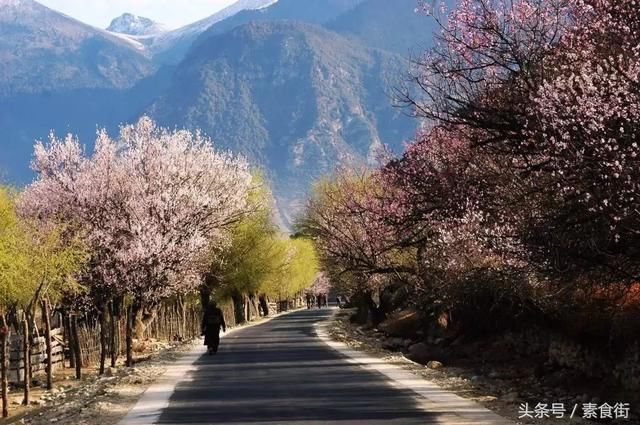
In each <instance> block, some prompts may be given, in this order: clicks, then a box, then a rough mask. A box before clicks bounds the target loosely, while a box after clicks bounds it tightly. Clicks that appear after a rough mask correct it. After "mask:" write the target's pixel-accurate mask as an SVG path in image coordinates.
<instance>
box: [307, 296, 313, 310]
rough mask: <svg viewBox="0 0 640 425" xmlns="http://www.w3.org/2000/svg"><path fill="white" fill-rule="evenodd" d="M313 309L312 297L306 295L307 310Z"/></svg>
mask: <svg viewBox="0 0 640 425" xmlns="http://www.w3.org/2000/svg"><path fill="white" fill-rule="evenodd" d="M311 307H313V295H312V294H307V310H308V309H310V308H311Z"/></svg>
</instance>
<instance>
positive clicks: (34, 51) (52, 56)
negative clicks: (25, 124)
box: [0, 0, 153, 98]
mask: <svg viewBox="0 0 640 425" xmlns="http://www.w3.org/2000/svg"><path fill="white" fill-rule="evenodd" d="M152 71H153V67H152V65H151V62H150V61H149V59H148V58H147V57H145V56H144V55H143V54H142V53H141V52H140V51H139V50H138V48H137V46H136V45H135V44H134V43H132V42H131V41H128V40H126V39H123V38H119V37H117V36H114V35H112V34H110V33H108V32H106V31H102V30H99V29H97V28H93V27H91V26H89V25H85V24H83V23H81V22H79V21H76V20H74V19H72V18H70V17H68V16H66V15H63V14H61V13H58V12H55V11H53V10H51V9H49V8H47V7H45V6H43V5H41V4H39V3H37V2H35V1H33V0H0V98H2V97H7V96H11V95H14V94H18V93H39V92H45V91H52V90H54V91H57V90H72V89H79V88H126V87H131V86H132V85H134V84H135V82H136V81H138V80H140V79H141V78H143V77H145V76H146V75H149V74H150V73H151V72H152Z"/></svg>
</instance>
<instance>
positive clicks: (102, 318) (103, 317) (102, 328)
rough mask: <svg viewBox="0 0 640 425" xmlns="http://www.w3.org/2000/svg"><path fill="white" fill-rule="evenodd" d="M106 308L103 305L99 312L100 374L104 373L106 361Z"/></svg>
mask: <svg viewBox="0 0 640 425" xmlns="http://www.w3.org/2000/svg"><path fill="white" fill-rule="evenodd" d="M107 315H108V308H107V306H106V305H105V306H104V307H103V308H102V311H101V312H100V370H99V371H98V373H99V374H100V375H103V374H104V367H105V363H106V362H107V332H108V329H107V327H108V326H109V325H108V323H107Z"/></svg>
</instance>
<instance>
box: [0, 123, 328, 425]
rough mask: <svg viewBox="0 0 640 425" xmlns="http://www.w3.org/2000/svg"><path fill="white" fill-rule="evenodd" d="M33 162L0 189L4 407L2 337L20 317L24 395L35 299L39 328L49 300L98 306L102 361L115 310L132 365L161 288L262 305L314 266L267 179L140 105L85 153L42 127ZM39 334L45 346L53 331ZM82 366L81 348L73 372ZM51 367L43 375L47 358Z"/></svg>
mask: <svg viewBox="0 0 640 425" xmlns="http://www.w3.org/2000/svg"><path fill="white" fill-rule="evenodd" d="M32 166H33V168H34V170H35V171H36V173H37V179H36V180H35V181H34V182H33V183H32V184H31V185H29V186H28V187H27V188H26V189H25V190H24V191H23V192H22V193H19V192H17V191H12V190H9V189H0V290H1V294H0V295H1V298H0V301H1V305H0V320H1V323H2V328H1V332H2V333H1V334H0V341H1V343H2V354H3V356H2V360H3V361H2V377H3V379H2V396H3V415H4V416H7V414H8V409H7V406H8V403H7V401H8V400H7V369H8V363H9V355H8V341H9V336H10V329H11V328H12V324H13V323H14V322H16V321H17V320H19V321H20V322H21V324H22V328H21V333H22V336H23V340H24V345H25V347H24V353H25V355H24V358H25V361H24V370H25V373H24V381H25V382H24V384H25V392H24V402H25V403H26V404H28V403H29V383H30V379H31V378H30V375H31V374H30V368H29V364H28V363H29V359H30V356H29V354H28V353H29V347H28V345H29V341H30V340H31V338H30V337H31V332H30V328H29V325H30V324H31V323H34V320H33V317H32V316H33V314H34V312H35V306H36V305H37V304H38V303H40V304H41V305H42V309H41V310H42V311H43V312H44V313H43V317H44V318H45V320H44V323H45V326H46V327H47V329H49V312H50V311H51V310H52V309H56V310H58V311H65V312H67V313H68V315H69V317H71V318H74V317H76V316H75V314H74V313H75V312H76V311H79V310H83V311H90V312H93V314H95V315H97V316H98V318H99V322H100V329H101V341H100V345H101V353H100V354H101V355H100V366H99V371H100V373H103V372H104V370H105V364H106V362H107V357H108V356H109V353H108V352H107V351H108V350H107V347H110V348H111V353H110V354H111V359H110V360H111V366H115V365H116V362H117V357H118V352H119V349H118V347H119V344H120V341H119V325H118V324H119V322H120V318H121V317H122V316H123V315H125V317H126V364H127V366H131V365H132V363H133V339H134V336H135V335H136V332H141V329H140V328H143V329H144V327H145V325H146V324H148V323H149V322H150V321H151V320H153V319H154V310H155V308H156V307H157V306H158V305H159V304H160V303H161V302H163V300H166V299H168V298H176V297H177V298H179V299H181V300H183V301H184V300H200V299H201V298H202V300H203V301H208V298H209V297H210V296H211V295H212V294H213V295H214V296H215V297H216V298H218V299H221V298H223V297H225V296H227V295H229V296H233V297H235V298H238V297H245V296H246V294H250V297H252V298H255V297H258V298H260V301H261V305H262V306H263V307H262V308H263V310H264V313H265V314H267V313H268V303H267V298H268V297H269V296H271V297H274V296H280V297H287V296H291V295H293V294H295V293H297V292H300V291H301V290H303V289H304V288H305V287H308V286H310V285H311V284H312V282H313V280H314V278H315V275H316V273H317V270H316V267H317V266H316V263H317V261H316V259H315V253H314V250H313V247H312V246H311V244H310V243H309V242H307V241H304V240H301V239H300V240H290V239H287V238H283V237H282V235H281V234H280V232H279V231H278V230H277V228H276V227H275V226H274V225H273V221H272V217H273V216H274V215H273V209H272V207H271V205H272V204H273V201H272V200H271V196H270V193H269V191H268V190H267V189H266V188H265V185H264V183H263V182H262V179H260V178H257V177H255V176H252V174H251V172H250V169H249V165H248V164H247V162H246V161H245V160H244V159H243V158H240V157H234V156H233V155H231V154H230V153H224V152H219V151H216V150H215V149H214V147H213V144H212V142H211V141H210V140H209V139H208V138H206V137H204V136H203V135H202V134H200V133H199V132H195V133H192V132H190V131H186V130H179V131H169V130H167V129H163V128H159V127H157V126H156V124H155V123H154V122H153V121H152V120H151V119H149V118H147V117H143V118H142V119H141V120H140V121H139V122H138V123H136V124H134V125H126V126H123V127H122V128H121V129H120V133H119V136H118V137H117V138H115V139H114V138H111V137H110V136H109V135H108V134H107V133H106V132H105V131H104V130H103V131H100V132H99V133H98V136H97V139H96V142H95V148H94V151H93V153H92V154H91V155H87V154H85V152H84V149H83V147H82V146H81V145H80V142H79V141H78V140H77V139H76V138H74V137H72V136H70V135H69V136H67V137H66V138H63V139H59V138H57V137H56V136H55V135H51V136H50V138H49V141H48V143H46V144H45V143H37V144H36V146H35V155H34V160H33V164H32ZM193 293H196V294H197V293H200V294H201V295H202V297H192V296H189V294H193ZM195 302H200V301H195ZM236 311H239V312H240V313H239V314H238V315H239V316H240V315H244V313H243V310H242V309H238V310H236ZM74 320H75V319H72V323H71V329H72V330H73V329H75V328H76V326H77V324H76V323H75V322H74ZM238 322H242V320H238ZM74 325H75V326H74ZM13 327H14V328H16V329H18V328H17V327H16V325H15V324H13ZM143 329H142V330H143ZM72 333H73V332H72ZM107 335H109V336H110V338H111V340H110V341H107ZM71 336H73V335H71ZM46 339H47V341H48V342H47V345H48V347H50V342H51V341H50V335H49V334H48V330H47V335H46ZM76 339H77V336H76ZM76 347H77V348H78V349H79V346H78V344H76ZM48 354H49V355H48V358H49V362H50V359H51V353H50V350H49V353H48ZM77 358H79V353H76V359H77ZM80 366H81V365H80V361H78V360H76V375H77V377H78V378H80V377H81V369H80ZM47 369H48V382H47V385H48V387H51V386H52V385H53V384H52V380H51V364H50V363H49V365H48V368H47Z"/></svg>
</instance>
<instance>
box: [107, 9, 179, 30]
mask: <svg viewBox="0 0 640 425" xmlns="http://www.w3.org/2000/svg"><path fill="white" fill-rule="evenodd" d="M168 30H169V29H168V28H167V27H166V26H165V25H163V24H160V23H158V22H155V21H153V20H151V19H149V18H145V17H143V16H137V15H133V14H131V13H124V14H122V15H120V16H118V17H117V18H115V19H114V20H113V21H111V25H109V27H108V28H107V31H111V32H116V33H120V34H127V35H135V36H144V35H153V34H160V33H163V32H167V31H168Z"/></svg>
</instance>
